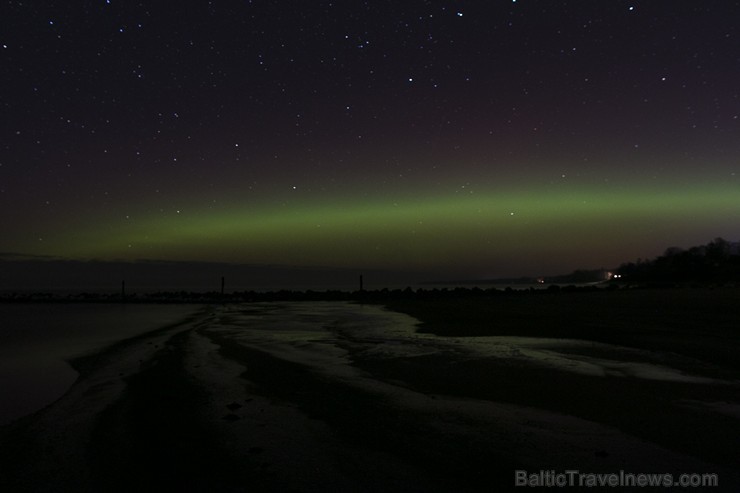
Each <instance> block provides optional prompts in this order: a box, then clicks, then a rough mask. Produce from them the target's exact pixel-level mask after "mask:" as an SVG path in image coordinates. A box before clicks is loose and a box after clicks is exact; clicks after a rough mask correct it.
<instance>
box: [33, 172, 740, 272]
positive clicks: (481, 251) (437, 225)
mask: <svg viewBox="0 0 740 493" xmlns="http://www.w3.org/2000/svg"><path fill="white" fill-rule="evenodd" d="M739 197H740V193H738V190H737V186H736V185H734V184H733V183H727V184H720V185H716V184H715V185H712V186H701V185H697V186H695V187H693V188H691V189H686V188H683V189H673V190H670V191H667V190H665V189H662V190H658V189H649V188H647V187H642V188H641V187H634V188H632V189H629V190H622V191H618V192H615V191H613V190H605V191H598V190H593V189H589V190H584V189H571V190H567V191H565V190H561V191H558V192H553V191H552V190H550V191H517V192H514V191H508V192H503V193H502V192H491V193H480V192H479V193H475V194H468V195H460V194H454V195H447V196H430V197H426V198H416V199H413V200H412V199H409V198H405V199H399V200H397V201H395V202H393V201H391V200H384V201H375V202H373V201H359V200H355V201H354V203H352V202H351V201H347V200H344V201H336V202H335V203H331V202H324V203H314V204H303V205H299V206H296V205H295V204H291V205H290V206H289V207H288V206H275V207H272V208H269V207H263V208H261V209H260V208H256V207H250V208H244V207H238V206H230V207H228V210H226V211H213V210H208V211H201V212H199V211H197V210H196V211H195V212H190V211H182V212H183V213H182V214H174V213H172V214H166V215H162V214H159V215H156V216H155V215H150V216H148V217H147V216H143V217H138V218H137V219H135V220H131V221H124V222H120V221H116V222H111V221H108V222H107V223H106V224H107V225H106V226H105V227H103V228H101V227H100V226H99V225H100V224H101V222H100V221H99V219H98V220H95V221H93V222H91V223H89V224H87V225H78V226H76V227H75V228H73V229H67V230H66V231H64V232H60V233H58V234H56V235H54V234H52V235H51V236H50V237H48V238H44V242H43V244H41V242H40V243H39V244H36V245H32V246H30V247H29V246H28V245H24V247H25V248H24V251H29V250H30V253H33V254H47V255H55V256H61V257H65V258H76V259H100V260H113V259H123V260H136V259H167V260H183V261H220V262H236V263H249V264H282V265H303V266H326V267H352V268H384V269H405V270H419V271H422V270H423V271H430V272H431V271H436V272H440V273H444V272H449V273H457V274H460V275H463V274H465V275H490V276H496V275H514V274H521V275H532V274H535V273H543V274H550V273H556V272H561V271H565V270H568V269H573V268H595V267H599V266H607V267H611V266H614V265H615V264H618V263H620V262H623V261H627V260H634V258H636V257H639V256H642V257H646V256H649V255H656V254H659V253H661V252H662V250H663V249H664V248H666V247H668V246H672V245H678V246H690V245H692V244H695V243H702V242H705V241H707V240H709V239H711V238H713V237H714V236H718V235H720V234H726V235H728V237H729V239H734V238H732V234H733V231H728V230H727V228H728V225H731V224H735V225H737V224H740V199H739ZM91 224H97V225H98V226H95V227H93V226H91ZM697 224H699V225H702V226H701V227H699V228H697V226H696V225H697ZM687 225H691V227H690V229H689V228H687V227H686V226H687ZM34 247H35V248H34ZM512 263H514V264H517V265H518V266H520V267H518V269H517V271H516V272H512V271H511V268H512V267H510V266H511V265H512ZM521 265H526V266H527V268H525V269H524V270H525V272H521V270H522V269H521ZM507 266H509V267H508V268H507Z"/></svg>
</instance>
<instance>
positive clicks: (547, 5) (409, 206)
mask: <svg viewBox="0 0 740 493" xmlns="http://www.w3.org/2000/svg"><path fill="white" fill-rule="evenodd" d="M738 17H740V6H739V5H738V4H737V3H736V2H720V1H709V2H683V1H681V2H675V1H672V2H669V1H655V2H642V1H633V2H626V1H614V2H611V1H610V2H592V1H576V2H542V1H534V0H531V1H525V0H519V1H513V2H512V1H510V0H509V1H490V2H469V1H465V2H463V1H457V2H455V1H411V2H384V1H383V2H372V1H367V2H359V1H352V2H341V1H338V2H321V1H320V2H310V3H306V4H303V3H300V4H299V3H298V2H284V1H283V2H277V1H259V0H254V1H211V2H206V1H199V2H196V1H185V2H177V3H175V4H164V3H161V2H142V3H131V2H123V1H117V0H109V1H106V0H102V1H85V2H81V3H76V4H75V5H68V4H66V3H62V2H45V3H44V4H43V5H38V4H33V3H27V2H17V1H11V2H5V3H4V4H3V6H2V15H0V25H1V27H2V29H1V30H0V36H1V37H2V39H0V44H1V45H2V49H0V57H2V66H0V74H1V75H0V80H2V91H1V93H0V103H1V104H2V112H3V117H2V126H1V127H0V135H2V146H1V147H0V204H1V207H0V220H1V221H2V224H3V233H2V237H1V238H0V252H4V253H5V254H13V255H20V256H29V257H36V256H45V257H46V256H48V257H52V258H62V259H73V260H85V259H97V260H103V261H114V260H127V261H134V260H139V259H150V260H152V259H153V260H162V261H183V262H192V261H197V262H230V263H246V264H253V265H263V264H270V265H291V266H307V267H330V268H333V267H337V268H348V269H365V268H372V269H386V270H401V271H414V272H418V273H419V275H420V276H421V277H422V278H423V277H425V276H427V277H428V278H430V279H431V278H440V277H448V278H453V279H454V278H463V277H464V278H495V277H503V276H517V275H532V276H533V275H551V274H556V273H563V272H569V271H571V270H573V269H576V268H599V267H613V266H616V265H618V264H619V263H621V262H623V261H628V260H634V259H635V258H637V257H643V258H644V257H649V256H655V255H658V254H660V253H661V252H662V251H663V250H664V249H665V248H667V247H669V246H674V245H675V246H682V247H686V246H691V245H695V244H700V243H705V242H706V241H708V240H710V239H712V238H714V237H718V236H722V237H725V238H727V239H729V240H732V241H736V240H737V239H738V225H740V184H739V183H738V173H739V172H740V169H739V168H740V120H739V119H738V115H740V42H739V40H740V32H738V28H737V27H736V25H735V24H736V22H734V21H735V20H736V19H737V18H738Z"/></svg>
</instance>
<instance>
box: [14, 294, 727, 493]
mask: <svg viewBox="0 0 740 493" xmlns="http://www.w3.org/2000/svg"><path fill="white" fill-rule="evenodd" d="M738 302H740V290H737V289H714V290H709V289H694V290H692V289H686V290H656V291H650V290H640V291H627V290H620V291H608V292H607V291H600V292H578V293H566V292H562V293H539V294H531V293H529V294H510V295H508V296H507V295H497V296H481V295H479V296H467V297H461V298H455V297H451V296H447V297H445V298H444V299H442V298H440V299H427V300H420V299H404V300H395V301H394V300H386V304H387V306H388V307H389V308H390V309H391V310H394V311H397V312H403V313H406V314H409V315H411V316H413V317H415V318H417V319H419V320H421V321H422V322H423V323H422V324H421V325H420V327H419V329H420V331H421V332H422V333H420V334H414V333H413V330H408V331H406V329H405V328H404V327H406V326H408V324H409V323H411V322H412V321H410V319H408V318H405V317H404V316H402V315H394V314H388V313H385V312H382V311H381V310H379V309H378V307H376V306H367V305H365V306H363V305H357V304H347V303H344V304H337V303H333V304H316V303H314V304H312V303H303V304H302V303H285V304H281V303H264V304H254V305H250V304H240V305H226V306H211V307H207V308H205V309H204V310H203V311H202V312H200V313H198V314H196V315H194V316H193V317H192V318H190V319H188V320H185V321H183V322H182V323H181V324H177V325H175V326H171V327H165V328H163V329H161V330H159V331H156V332H152V333H148V334H145V335H143V336H139V337H137V338H134V339H131V340H128V341H124V342H122V343H119V344H117V345H115V346H113V347H110V348H107V349H106V350H104V351H102V352H100V353H99V354H96V355H90V356H88V357H85V358H80V359H78V360H76V361H74V362H72V363H73V366H75V368H76V369H77V370H78V371H79V372H80V374H81V376H80V378H79V379H78V381H77V383H76V384H75V385H74V386H73V387H72V388H71V389H70V390H69V392H68V393H67V394H66V395H65V396H64V397H63V398H62V399H60V400H59V401H57V402H56V403H55V404H53V405H51V406H49V407H47V408H46V409H44V410H42V411H39V412H38V413H36V414H34V415H32V416H28V417H26V418H23V419H21V420H19V421H17V422H15V423H13V424H11V425H9V426H6V427H4V428H3V429H2V430H0V443H1V444H2V447H1V448H0V461H1V462H0V491H142V490H146V491H212V492H217V491H244V492H251V491H378V492H380V491H507V490H514V489H516V488H514V487H513V485H514V476H515V471H516V470H527V471H528V472H530V473H532V472H538V471H539V470H556V471H557V472H562V471H564V470H567V469H578V470H580V471H581V472H617V473H618V472H619V471H620V470H624V471H625V472H628V473H665V472H671V473H673V474H675V475H676V477H677V476H678V474H680V473H717V474H718V476H719V485H720V487H719V488H695V489H693V491H738V490H740V475H738V464H740V447H738V444H739V443H740V441H739V440H740V358H738V354H739V353H738V352H739V351H740V329H739V328H738V327H740V323H739V322H740V308H738V307H740V303H738ZM508 336H514V338H513V339H512V338H507V337H508ZM520 337H527V338H546V340H545V339H543V341H544V342H542V344H543V346H541V347H540V346H537V345H535V346H531V345H528V344H530V342H531V341H532V340H534V339H526V340H522V339H518V338H520ZM553 339H555V340H556V341H555V342H553ZM572 339H580V340H586V341H590V342H589V343H586V344H582V343H579V344H572V345H568V344H560V343H558V342H557V340H572ZM522 341H524V342H522ZM537 341H539V339H537ZM538 344H539V343H538ZM569 365H570V366H569ZM580 369H583V370H584V371H581V370H580ZM576 370H578V371H576ZM4 398H5V397H4ZM518 489H519V490H521V489H522V488H518ZM524 489H525V490H526V489H527V488H524ZM672 489H673V488H664V487H660V488H640V489H637V490H638V491H670V490H672ZM582 490H583V491H593V490H594V489H593V488H582ZM626 490H628V489H627V488H619V487H617V488H610V489H607V491H626ZM685 491H692V490H689V489H687V490H685Z"/></svg>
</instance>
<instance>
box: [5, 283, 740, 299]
mask: <svg viewBox="0 0 740 493" xmlns="http://www.w3.org/2000/svg"><path fill="white" fill-rule="evenodd" d="M481 285H483V283H481ZM737 287H738V286H737V285H735V284H734V283H729V284H709V283H657V282H656V283H640V284H628V283H624V282H615V281H604V282H599V283H593V282H591V283H580V284H573V283H571V284H538V285H528V284H525V285H517V284H511V285H508V286H505V287H501V286H497V287H494V286H491V287H478V286H474V287H469V286H459V285H454V284H450V285H449V286H435V287H423V286H422V287H416V288H413V287H410V286H408V287H406V288H403V289H401V288H393V289H389V288H382V289H366V290H340V289H326V290H313V289H306V290H298V289H277V290H273V291H254V290H245V291H232V292H225V293H219V292H214V291H186V290H176V291H155V292H146V293H137V292H134V293H131V294H129V293H126V294H123V295H122V294H121V293H120V292H119V293H113V292H79V293H58V292H53V291H50V292H44V291H33V292H24V291H6V292H0V303H142V304H147V303H195V304H203V303H249V302H261V301H371V302H372V301H378V302H382V301H384V300H395V299H409V298H411V299H435V298H444V299H447V298H464V297H481V296H503V295H514V296H522V295H529V294H532V295H536V296H541V295H548V294H557V293H586V292H595V291H623V290H656V289H658V290H666V289H691V290H702V289H735V288H737Z"/></svg>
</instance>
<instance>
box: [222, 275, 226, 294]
mask: <svg viewBox="0 0 740 493" xmlns="http://www.w3.org/2000/svg"><path fill="white" fill-rule="evenodd" d="M224 283H225V279H224V277H223V276H221V296H223V295H224Z"/></svg>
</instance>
